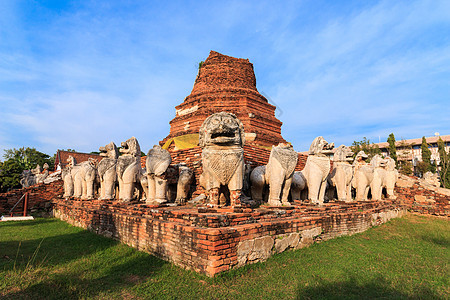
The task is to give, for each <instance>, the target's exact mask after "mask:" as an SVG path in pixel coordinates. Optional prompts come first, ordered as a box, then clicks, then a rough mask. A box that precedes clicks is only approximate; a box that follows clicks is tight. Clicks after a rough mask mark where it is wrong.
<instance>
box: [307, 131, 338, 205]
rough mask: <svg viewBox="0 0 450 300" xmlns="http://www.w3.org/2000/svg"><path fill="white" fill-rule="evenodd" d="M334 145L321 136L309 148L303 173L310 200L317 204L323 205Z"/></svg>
mask: <svg viewBox="0 0 450 300" xmlns="http://www.w3.org/2000/svg"><path fill="white" fill-rule="evenodd" d="M333 148H334V143H331V144H328V142H327V141H326V140H325V139H324V138H323V137H321V136H319V137H316V138H315V139H314V141H313V142H312V144H311V147H310V148H309V155H308V159H307V160H306V165H305V168H304V169H303V170H302V171H301V172H302V174H303V176H304V178H305V179H306V186H307V187H308V199H309V200H311V202H312V203H315V204H323V202H324V198H325V189H326V185H327V178H328V174H329V173H330V169H331V161H330V155H331V154H332V149H333Z"/></svg>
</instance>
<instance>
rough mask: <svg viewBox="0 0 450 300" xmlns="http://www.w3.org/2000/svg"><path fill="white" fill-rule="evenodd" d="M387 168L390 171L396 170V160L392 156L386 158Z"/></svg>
mask: <svg viewBox="0 0 450 300" xmlns="http://www.w3.org/2000/svg"><path fill="white" fill-rule="evenodd" d="M386 170H388V171H394V170H395V160H394V159H393V158H392V157H387V158H386Z"/></svg>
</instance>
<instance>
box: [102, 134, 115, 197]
mask: <svg viewBox="0 0 450 300" xmlns="http://www.w3.org/2000/svg"><path fill="white" fill-rule="evenodd" d="M99 150H100V155H101V156H103V157H104V158H103V159H102V160H101V161H100V162H99V164H98V168H97V170H98V175H99V178H100V197H99V199H105V200H110V199H114V197H115V195H114V194H115V188H116V182H117V171H116V166H117V158H118V157H119V150H118V149H117V147H116V144H114V143H113V142H111V143H109V144H108V145H106V146H103V147H100V148H99Z"/></svg>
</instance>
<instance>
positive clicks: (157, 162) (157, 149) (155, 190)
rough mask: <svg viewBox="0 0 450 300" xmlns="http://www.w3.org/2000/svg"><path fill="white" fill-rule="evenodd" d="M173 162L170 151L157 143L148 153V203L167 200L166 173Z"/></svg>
mask: <svg viewBox="0 0 450 300" xmlns="http://www.w3.org/2000/svg"><path fill="white" fill-rule="evenodd" d="M171 163H172V158H171V157H170V153H169V151H167V150H165V149H162V148H161V146H159V145H155V146H153V149H150V151H148V154H147V161H146V169H147V184H148V193H147V203H152V202H155V201H156V202H158V203H164V202H166V201H167V188H168V186H167V179H166V177H165V173H166V170H167V168H168V167H169V165H170V164H171Z"/></svg>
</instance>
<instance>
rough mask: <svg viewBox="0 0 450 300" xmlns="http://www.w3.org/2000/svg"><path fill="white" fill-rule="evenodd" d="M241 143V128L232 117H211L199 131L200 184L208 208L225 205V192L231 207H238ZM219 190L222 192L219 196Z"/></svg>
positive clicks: (241, 163)
mask: <svg viewBox="0 0 450 300" xmlns="http://www.w3.org/2000/svg"><path fill="white" fill-rule="evenodd" d="M244 143H245V137H244V125H243V124H242V122H241V121H240V120H239V119H238V118H237V117H236V116H235V115H234V114H231V113H227V112H220V113H215V114H213V115H211V116H209V117H208V118H206V120H205V121H204V122H203V124H202V126H201V127H200V131H199V145H200V147H202V148H203V150H202V165H203V173H202V174H201V178H200V182H201V183H202V184H203V185H204V187H205V189H206V191H207V193H208V200H209V204H210V205H214V206H218V205H225V204H226V203H224V202H225V201H226V196H225V194H224V193H226V192H229V198H230V205H231V206H239V205H240V204H241V202H240V200H241V193H242V188H243V179H244V149H243V146H244ZM221 188H222V189H221ZM221 190H222V192H223V191H224V190H225V192H223V193H222V194H220V191H221ZM221 195H223V196H221ZM221 199H222V200H221Z"/></svg>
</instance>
